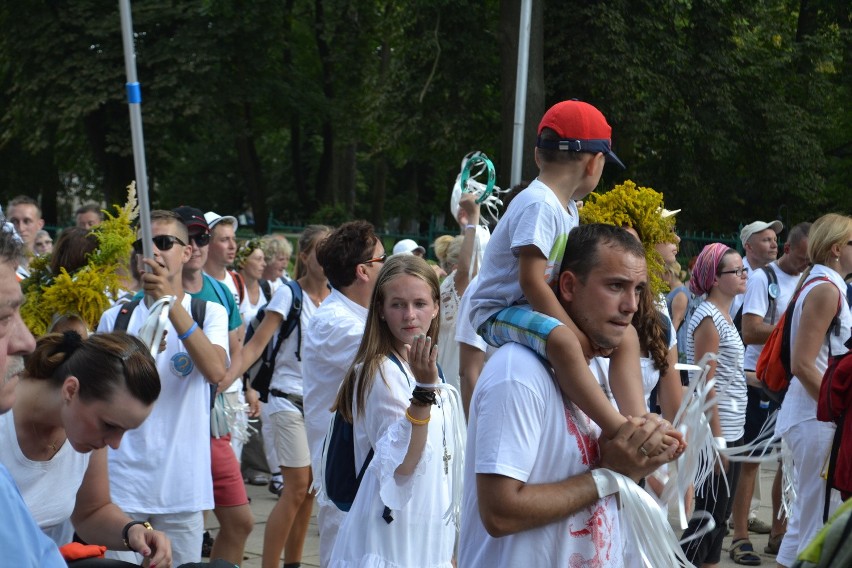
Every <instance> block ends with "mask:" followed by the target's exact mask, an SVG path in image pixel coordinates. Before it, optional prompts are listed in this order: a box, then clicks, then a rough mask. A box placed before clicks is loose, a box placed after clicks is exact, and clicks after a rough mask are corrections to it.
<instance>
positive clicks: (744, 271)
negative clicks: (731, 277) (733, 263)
mask: <svg viewBox="0 0 852 568" xmlns="http://www.w3.org/2000/svg"><path fill="white" fill-rule="evenodd" d="M723 274H736V275H737V278H741V277H742V276H748V268H746V267H745V266H743V267H741V268H737V269H736V270H722V271H721V272H719V276H721V275H723Z"/></svg>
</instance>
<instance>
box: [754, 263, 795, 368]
mask: <svg viewBox="0 0 852 568" xmlns="http://www.w3.org/2000/svg"><path fill="white" fill-rule="evenodd" d="M769 268H771V269H772V270H773V271H775V278H776V279H777V280H778V295H777V297H776V298H775V318H774V319H773V320H770V316H771V314H770V313H769V294H768V288H769V279H768V278H767V277H766V272H764V271H763V270H761V269H758V270H755V271H754V272H753V273H750V274H749V275H748V282H747V283H746V292H745V296H744V299H743V317H745V315H746V314H754V315H758V316H760V317H762V318H763V321H764V322H765V323H768V324H775V323H777V322H778V320H779V319H780V318H781V314H783V313H784V310H786V309H787V304H788V303H789V302H790V298H792V297H793V292H795V291H796V284H798V283H799V276H801V274H795V275H790V274H787V273H786V272H784V271H783V270H781V269H780V268H778V264H777V263H776V262H771V263H770V264H769ZM761 351H763V345H746V350H745V363H744V365H745V368H746V370H749V371H754V370H755V369H756V368H757V358H758V357H760V352H761Z"/></svg>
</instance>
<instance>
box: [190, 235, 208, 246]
mask: <svg viewBox="0 0 852 568" xmlns="http://www.w3.org/2000/svg"><path fill="white" fill-rule="evenodd" d="M189 240H190V241H192V242H194V243H195V246H198V247H206V246H207V245H209V244H210V233H199V234H197V235H189Z"/></svg>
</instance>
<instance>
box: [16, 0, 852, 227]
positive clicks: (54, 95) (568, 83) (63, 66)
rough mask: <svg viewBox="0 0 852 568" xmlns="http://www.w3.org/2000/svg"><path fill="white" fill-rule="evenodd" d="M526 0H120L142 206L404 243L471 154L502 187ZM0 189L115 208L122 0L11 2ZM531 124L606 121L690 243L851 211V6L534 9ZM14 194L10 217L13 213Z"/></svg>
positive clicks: (122, 181)
mask: <svg viewBox="0 0 852 568" xmlns="http://www.w3.org/2000/svg"><path fill="white" fill-rule="evenodd" d="M519 8H520V2H519V1H518V0H502V1H501V2H498V1H497V0H458V1H454V2H451V1H449V0H405V1H391V0H384V1H382V0H367V1H359V2H353V1H351V0H283V1H281V0H279V1H277V2H271V1H269V0H256V1H254V2H244V1H234V0H186V1H184V2H179V3H174V2H165V1H162V0H145V1H137V2H134V3H133V19H134V30H135V32H136V37H135V40H136V49H137V52H138V55H137V67H138V75H139V80H140V82H141V84H142V89H143V107H142V114H143V121H144V130H145V141H146V154H147V161H148V169H149V172H148V174H149V178H150V186H151V192H152V195H151V200H152V203H153V205H154V206H159V207H173V206H176V205H179V204H193V205H197V206H199V207H201V208H203V209H205V210H207V209H213V210H216V211H218V212H220V213H232V214H236V213H240V212H245V211H251V212H252V213H253V214H254V217H255V220H256V223H257V229H258V230H261V231H263V230H265V229H266V221H267V218H268V216H269V215H270V214H272V215H274V217H276V218H277V219H279V220H282V221H286V222H287V223H289V224H303V223H306V222H309V221H312V220H320V219H331V218H333V219H340V218H344V219H345V218H354V217H365V218H368V219H370V220H372V221H373V222H375V223H376V224H377V225H379V226H380V227H383V228H387V229H390V230H393V231H402V232H408V231H413V232H417V231H418V230H421V229H423V228H425V227H426V226H427V225H428V224H429V222H430V220H431V219H433V218H434V217H435V216H440V215H442V214H444V213H445V212H446V211H447V206H448V202H449V193H450V188H451V185H452V182H453V180H454V178H455V175H456V173H457V172H458V168H459V163H460V160H461V158H462V156H464V155H465V154H466V153H467V152H469V151H471V150H475V149H478V150H483V151H485V152H486V153H488V154H489V155H490V156H492V158H494V160H495V163H496V165H497V168H498V178H499V180H500V183H501V184H502V185H506V184H507V183H508V176H509V169H510V155H511V148H510V147H509V144H510V140H511V136H510V135H509V132H510V130H511V126H512V122H513V115H512V106H511V104H509V103H510V102H511V100H513V94H514V88H515V86H514V69H515V66H516V64H517V61H516V58H515V57H514V54H513V50H514V48H515V47H514V46H515V43H516V42H517V34H518V30H517V26H518V21H517V20H518V15H519ZM0 23H2V24H3V29H4V30H5V32H6V33H4V34H3V35H2V36H0V124H1V125H2V127H0V159H2V161H3V163H4V166H5V167H4V168H3V169H2V171H0V195H2V196H3V197H4V198H5V199H8V198H9V197H11V196H13V195H16V194H18V193H25V194H30V195H34V196H38V197H40V198H41V200H42V205H43V208H44V210H45V215H46V217H47V218H48V220H49V221H50V222H53V223H59V224H62V223H64V222H66V221H67V214H68V211H67V210H66V211H63V210H62V204H63V203H66V202H67V199H68V198H69V197H73V196H80V197H83V198H85V197H90V196H100V197H101V198H102V199H104V200H105V201H107V202H118V201H120V200H121V197H122V195H123V193H122V192H123V188H124V187H125V186H126V185H127V183H128V182H129V181H130V180H131V179H132V178H133V176H134V173H133V162H132V156H131V149H130V136H129V120H128V113H127V109H126V103H125V94H124V88H123V83H124V82H125V80H126V78H125V69H124V56H123V52H122V45H121V33H120V21H119V15H118V6H117V3H116V2H114V1H110V2H106V1H103V0H78V1H75V2H55V1H47V0H42V1H34V2H30V3H28V5H27V9H25V10H22V9H21V8H20V7H19V4H15V3H12V2H9V1H8V0H0ZM532 32H533V37H532V40H531V58H532V60H531V61H530V85H529V87H528V97H529V99H528V103H529V106H528V111H527V119H526V120H527V129H526V131H525V148H526V149H527V152H526V154H527V157H526V160H527V162H526V164H527V165H526V167H525V170H524V171H525V175H527V176H529V175H530V172H531V168H532V163H531V149H532V147H533V145H534V134H535V132H534V130H535V125H536V121H537V119H536V118H535V117H538V116H540V115H541V113H542V112H543V111H544V109H545V107H546V106H547V105H549V104H552V103H554V102H556V101H558V100H561V99H564V98H570V97H576V98H580V99H583V100H587V101H589V102H592V103H593V104H595V105H597V106H598V107H599V108H601V109H602V110H603V111H604V113H605V114H606V115H607V117H608V118H609V120H610V123H611V124H612V125H613V128H614V145H615V149H616V151H617V152H618V154H619V155H620V156H621V157H622V159H623V160H624V161H625V163H627V165H628V170H627V171H626V172H624V171H616V170H614V169H613V170H610V169H609V168H607V171H606V172H605V176H604V181H603V182H602V186H601V189H608V188H609V187H612V186H613V185H615V184H617V183H620V182H622V181H623V180H624V179H628V178H629V179H634V180H636V181H637V183H639V184H644V185H650V186H653V187H655V188H656V189H658V190H660V191H662V192H663V193H664V194H665V196H666V205H667V206H668V207H669V208H678V207H683V208H684V212H683V213H682V214H681V215H680V216H679V223H680V224H681V226H684V227H685V228H695V229H699V228H701V229H712V230H733V229H736V228H737V226H738V225H739V224H740V223H741V222H743V221H748V220H751V219H754V218H764V219H769V218H775V217H776V216H782V217H783V218H784V221H787V222H791V221H794V222H795V221H799V220H804V219H813V218H815V217H816V216H818V215H820V214H821V213H824V212H826V211H829V210H836V211H841V212H846V213H849V212H850V211H852V191H850V184H849V181H848V179H849V175H850V174H852V114H850V112H852V111H850V108H849V104H848V101H849V100H852V88H850V82H852V72H850V71H852V8H850V6H849V5H848V4H845V3H839V2H834V1H832V0H798V1H796V0H758V1H743V0H721V1H719V0H712V1H711V0H658V1H651V0H610V1H606V2H573V3H570V5H568V4H566V3H564V2H555V3H554V2H551V3H544V2H541V1H540V0H536V1H535V7H534V17H533V30H532ZM5 199H4V201H5Z"/></svg>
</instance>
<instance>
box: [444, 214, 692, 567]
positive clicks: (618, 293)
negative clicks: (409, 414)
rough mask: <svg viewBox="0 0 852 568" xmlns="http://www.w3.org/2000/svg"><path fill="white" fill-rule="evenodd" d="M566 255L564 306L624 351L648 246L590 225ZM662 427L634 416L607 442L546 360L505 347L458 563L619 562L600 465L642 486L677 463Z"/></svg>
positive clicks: (482, 381)
mask: <svg viewBox="0 0 852 568" xmlns="http://www.w3.org/2000/svg"><path fill="white" fill-rule="evenodd" d="M564 258H565V261H564V262H563V265H562V269H561V272H560V276H559V290H558V297H559V301H560V303H561V304H562V306H563V307H564V308H565V310H566V312H567V313H568V314H569V315H570V316H571V319H572V320H574V321H575V322H576V323H577V325H578V326H579V327H580V329H582V330H583V332H585V333H586V335H587V336H588V337H589V338H590V339H591V340H592V342H593V343H594V344H595V345H597V346H598V347H599V348H600V349H613V348H616V347H618V345H619V344H620V343H621V340H622V337H623V335H624V331H625V330H626V329H627V327H628V326H629V325H630V321H631V319H632V316H633V314H634V312H636V309H637V301H638V297H639V293H640V292H641V290H642V288H643V287H644V286H645V285H646V281H647V273H646V266H645V257H644V252H643V249H642V246H641V245H640V244H639V242H638V241H636V239H634V238H633V237H631V236H630V234H629V233H627V232H626V231H624V230H623V229H621V228H618V227H612V226H608V225H584V226H580V227H577V228H576V229H574V230H573V231H572V232H571V233H570V235H569V238H568V243H567V246H566V249H565V257H564ZM592 355H594V354H593V353H586V357H587V359H589V358H590V357H591V356H592ZM649 418H650V417H649ZM665 428H666V426H664V425H662V424H661V423H660V422H659V421H657V420H656V419H644V418H643V419H633V420H630V421H628V422H627V423H626V424H624V425H623V426H622V427H621V428H620V429H619V430H618V433H617V435H616V436H615V438H613V439H612V440H606V439H604V438H599V436H600V428H599V427H598V426H597V425H595V424H594V423H593V422H591V420H589V418H588V417H586V416H585V415H584V414H583V413H582V412H580V410H579V409H578V408H577V407H576V406H575V405H574V404H573V403H572V402H571V401H570V400H567V399H565V398H563V396H562V394H561V393H560V390H559V387H558V386H557V384H556V381H555V379H554V377H553V371H552V369H551V368H550V366H549V365H548V364H547V362H546V361H544V360H543V359H541V358H539V357H538V356H537V355H536V354H535V353H534V352H533V351H531V350H530V349H528V348H526V347H524V346H522V345H519V344H516V343H509V344H507V345H504V346H503V347H501V348H500V349H498V350H497V352H496V353H495V354H494V355H493V356H492V357H491V359H490V360H489V361H488V363H487V364H486V365H485V368H484V369H483V371H482V374H481V375H480V377H479V382H478V383H477V385H476V390H475V391H474V394H473V400H472V402H471V405H470V423H469V426H468V440H467V457H466V460H465V484H464V500H463V505H462V506H463V511H462V523H463V524H462V531H461V539H460V540H461V549H460V555H459V565H460V566H497V567H507V568H508V567H513V566H569V565H572V566H573V565H581V564H582V565H584V566H585V565H590V566H591V565H595V566H621V565H622V564H623V563H624V544H623V542H622V538H621V534H620V530H619V524H618V516H617V512H616V498H615V496H614V495H612V493H613V492H614V491H613V489H612V488H610V487H609V484H608V483H607V482H606V480H605V476H603V475H602V474H601V473H598V472H596V470H595V468H607V469H610V470H614V471H617V472H619V473H622V474H624V475H627V476H629V477H631V478H632V479H633V480H634V481H638V480H639V479H640V478H642V477H644V476H646V475H647V474H649V473H650V472H652V471H654V470H655V469H656V468H657V467H659V466H660V465H661V464H663V463H666V462H667V461H670V460H671V459H673V457H674V450H675V449H674V448H671V449H666V450H664V449H663V446H662V445H661V440H662V436H663V433H664V431H665ZM649 456H651V457H649Z"/></svg>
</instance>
